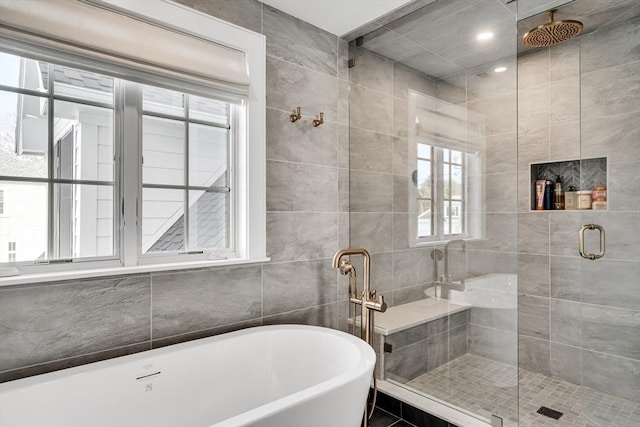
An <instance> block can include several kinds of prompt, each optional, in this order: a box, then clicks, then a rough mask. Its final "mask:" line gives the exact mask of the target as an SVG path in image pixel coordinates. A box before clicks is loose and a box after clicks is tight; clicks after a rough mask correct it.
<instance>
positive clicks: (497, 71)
mask: <svg viewBox="0 0 640 427" xmlns="http://www.w3.org/2000/svg"><path fill="white" fill-rule="evenodd" d="M493 71H495V72H496V73H504V72H505V71H507V67H497V68H496V69H494V70H493Z"/></svg>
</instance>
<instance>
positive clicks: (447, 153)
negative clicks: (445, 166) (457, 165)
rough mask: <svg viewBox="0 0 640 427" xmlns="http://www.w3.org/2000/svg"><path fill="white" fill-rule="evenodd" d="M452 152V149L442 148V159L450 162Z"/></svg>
mask: <svg viewBox="0 0 640 427" xmlns="http://www.w3.org/2000/svg"><path fill="white" fill-rule="evenodd" d="M450 153H451V151H450V150H448V149H446V148H445V149H444V150H442V160H443V161H445V162H450V161H451V158H450Z"/></svg>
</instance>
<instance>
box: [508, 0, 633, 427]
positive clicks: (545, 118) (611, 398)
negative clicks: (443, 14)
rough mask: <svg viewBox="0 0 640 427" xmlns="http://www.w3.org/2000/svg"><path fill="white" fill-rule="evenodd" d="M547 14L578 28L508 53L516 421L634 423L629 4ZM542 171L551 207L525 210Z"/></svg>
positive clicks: (579, 0)
mask: <svg viewBox="0 0 640 427" xmlns="http://www.w3.org/2000/svg"><path fill="white" fill-rule="evenodd" d="M518 3H520V1H519V2H518ZM565 3H566V2H565ZM518 11H519V15H520V4H519V5H518ZM548 20H549V17H548V15H546V14H544V13H541V14H539V15H533V16H530V17H528V18H526V19H524V20H521V21H520V22H519V25H518V28H519V36H520V37H519V39H520V38H521V37H522V35H523V33H524V32H526V31H528V30H531V29H533V28H536V27H537V26H539V25H542V24H544V23H546V22H548ZM554 20H555V21H562V20H572V21H579V22H581V24H582V25H583V30H582V33H581V34H580V35H578V36H577V37H575V38H573V39H570V40H567V41H564V42H562V43H559V44H556V45H553V46H551V47H542V48H531V47H527V46H525V45H523V44H521V45H520V46H519V51H520V52H519V57H518V63H519V76H518V78H519V98H518V101H519V107H520V108H519V122H518V130H519V134H520V139H519V145H518V164H519V165H520V166H521V169H520V174H519V182H520V192H519V195H520V197H519V199H520V205H519V211H520V213H519V224H520V244H519V253H520V262H521V265H520V277H519V279H520V280H519V293H520V296H519V308H520V323H519V349H520V356H519V367H520V381H519V382H520V384H519V387H520V399H519V400H520V402H519V407H520V410H519V412H520V425H521V426H523V427H524V426H527V427H528V426H536V425H543V424H544V423H546V422H555V423H560V424H562V423H564V424H566V425H580V426H586V425H602V426H619V425H640V414H639V413H638V411H637V409H634V408H637V407H638V403H639V402H640V320H639V319H640V290H639V288H638V279H637V278H638V277H639V275H640V196H639V194H640V180H638V170H640V150H638V135H639V134H640V122H639V121H638V117H639V116H640V94H639V92H638V87H640V81H639V80H638V76H639V75H640V40H639V39H638V37H637V34H638V32H639V31H640V8H639V7H638V5H637V2H633V1H627V0H622V1H620V2H613V3H610V2H591V1H588V0H575V1H573V2H570V3H568V4H566V5H562V6H560V7H557V10H556V11H555V14H554ZM542 180H546V181H547V184H550V185H552V187H551V188H552V189H553V190H556V188H557V184H556V182H560V186H561V187H562V196H561V201H562V198H564V209H560V210H555V209H554V210H550V211H549V210H542V211H539V210H535V203H534V201H535V191H534V186H535V181H542ZM555 193H556V194H557V192H555ZM556 194H554V196H555V195H556ZM574 198H576V199H577V201H576V202H575V203H574V202H573V201H574ZM560 206H562V204H561V205H560ZM546 230H548V232H546ZM534 390H535V392H533V391H534ZM542 407H545V408H548V409H542V410H541V409H540V408H542ZM550 418H558V421H553V420H551V419H550Z"/></svg>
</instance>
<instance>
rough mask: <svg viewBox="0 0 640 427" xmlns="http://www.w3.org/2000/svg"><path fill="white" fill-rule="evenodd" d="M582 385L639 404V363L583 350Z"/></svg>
mask: <svg viewBox="0 0 640 427" xmlns="http://www.w3.org/2000/svg"><path fill="white" fill-rule="evenodd" d="M582 384H583V385H585V386H587V387H591V388H594V389H596V390H600V391H604V392H606V393H611V394H613V395H614V396H620V397H624V398H625V399H630V400H633V401H634V402H640V362H639V361H637V360H632V359H627V358H623V357H617V356H612V355H610V354H605V353H598V352H593V351H588V350H583V351H582Z"/></svg>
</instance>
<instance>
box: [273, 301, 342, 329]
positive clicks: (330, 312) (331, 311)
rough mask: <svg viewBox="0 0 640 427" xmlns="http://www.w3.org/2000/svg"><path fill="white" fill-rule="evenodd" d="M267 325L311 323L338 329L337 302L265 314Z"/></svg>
mask: <svg viewBox="0 0 640 427" xmlns="http://www.w3.org/2000/svg"><path fill="white" fill-rule="evenodd" d="M263 323H264V324H265V325H283V324H297V325H311V326H324V327H325V328H332V329H336V328H337V326H338V321H337V311H336V304H325V305H321V306H317V307H310V308H305V309H301V310H295V311H289V312H286V313H281V314H276V315H273V316H265V317H264V320H263Z"/></svg>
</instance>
